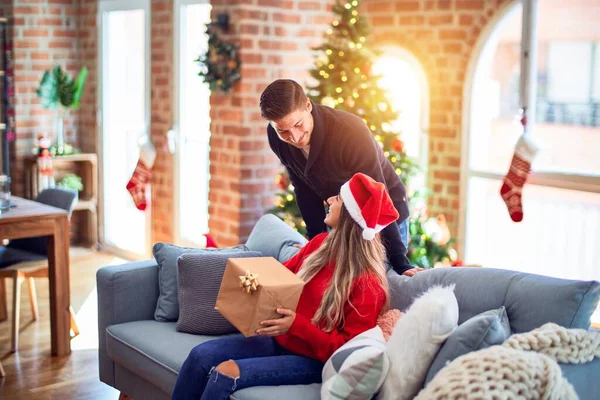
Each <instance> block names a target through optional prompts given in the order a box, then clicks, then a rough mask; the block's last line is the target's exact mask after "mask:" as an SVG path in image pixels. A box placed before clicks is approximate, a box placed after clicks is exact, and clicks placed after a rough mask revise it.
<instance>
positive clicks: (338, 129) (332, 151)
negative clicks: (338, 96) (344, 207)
mask: <svg viewBox="0 0 600 400" xmlns="http://www.w3.org/2000/svg"><path fill="white" fill-rule="evenodd" d="M260 110H261V115H262V117H263V118H265V119H266V120H268V121H269V125H268V127H267V134H268V137H269V145H270V146H271V149H272V150H273V152H274V153H275V154H276V155H277V157H279V159H280V160H281V162H282V163H283V165H284V166H285V168H286V170H287V172H288V174H289V176H290V180H291V182H292V185H294V192H295V193H296V200H297V203H298V207H299V208H300V213H301V214H302V218H304V222H305V223H306V229H307V233H308V236H309V238H311V239H312V238H313V237H315V236H316V235H318V234H319V233H321V232H325V231H326V226H325V223H324V219H325V208H324V206H323V203H324V201H325V200H326V199H328V198H329V197H332V196H336V195H337V194H338V193H339V191H340V187H341V186H342V184H343V183H344V182H346V181H348V180H349V179H350V178H351V177H352V176H353V175H354V174H355V173H357V172H362V173H364V174H366V175H369V176H370V177H372V178H373V179H375V180H376V181H378V182H381V183H384V184H385V185H386V187H387V190H388V192H389V194H390V196H391V198H392V200H393V202H394V206H395V207H396V209H397V210H398V213H399V214H400V217H399V218H398V221H397V223H396V224H391V225H389V226H388V227H387V228H385V229H384V230H383V231H382V234H383V242H384V243H385V246H386V251H387V256H388V261H389V263H390V264H391V266H392V268H393V269H394V270H395V271H396V272H397V273H399V274H404V275H407V276H413V275H414V274H415V273H416V272H418V271H420V270H421V269H420V268H413V267H412V266H411V265H410V262H409V261H408V259H407V257H406V248H407V245H408V220H407V219H408V215H409V211H408V203H407V201H406V188H405V187H404V184H402V181H401V180H400V178H399V177H398V175H396V172H395V171H394V168H393V167H392V164H390V162H389V161H388V160H387V159H386V158H385V156H384V154H383V151H382V150H381V147H380V146H379V145H378V144H377V142H376V141H375V139H374V138H373V135H372V134H371V131H370V130H369V128H368V127H367V126H366V124H365V123H364V121H363V120H361V119H360V118H359V117H357V116H355V115H352V114H350V113H347V112H344V111H338V110H334V109H332V108H329V107H325V106H322V105H319V104H313V103H312V102H311V101H310V100H309V99H308V97H307V96H306V94H305V93H304V90H303V89H302V87H301V86H300V85H299V84H298V83H296V82H295V81H293V80H289V79H279V80H276V81H274V82H273V83H271V84H270V85H269V86H267V88H266V89H265V90H264V92H263V93H262V95H261V97H260ZM342 200H343V199H342Z"/></svg>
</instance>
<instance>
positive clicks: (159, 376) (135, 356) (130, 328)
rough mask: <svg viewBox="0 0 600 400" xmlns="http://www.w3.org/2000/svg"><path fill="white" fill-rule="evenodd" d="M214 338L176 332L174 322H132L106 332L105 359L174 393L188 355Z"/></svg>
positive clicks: (111, 327) (108, 329)
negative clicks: (107, 358) (196, 347)
mask: <svg viewBox="0 0 600 400" xmlns="http://www.w3.org/2000/svg"><path fill="white" fill-rule="evenodd" d="M216 338H218V336H202V335H190V334H189V333H181V332H177V331H176V330H175V323H174V322H157V321H152V320H147V321H134V322H126V323H124V324H118V325H111V326H109V327H108V328H106V348H107V352H108V356H109V357H110V358H111V359H113V360H114V361H115V362H116V363H118V364H121V365H123V366H124V367H126V368H127V369H129V370H131V371H132V372H135V373H136V374H138V375H140V376H141V377H142V378H144V379H146V380H147V381H149V382H151V383H153V384H154V385H156V386H158V387H159V388H160V389H161V390H163V391H165V392H166V393H171V392H172V391H173V388H174V387H175V382H176V381H177V374H178V372H179V370H180V368H181V365H182V364H183V362H184V361H185V359H186V358H187V356H188V354H189V353H190V351H191V350H192V349H193V348H194V347H195V346H196V345H198V344H200V343H202V342H205V341H207V340H212V339H216Z"/></svg>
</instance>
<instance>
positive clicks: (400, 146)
mask: <svg viewBox="0 0 600 400" xmlns="http://www.w3.org/2000/svg"><path fill="white" fill-rule="evenodd" d="M392 149H394V150H396V151H397V152H398V153H402V152H403V151H404V142H403V141H402V140H400V139H394V141H393V142H392Z"/></svg>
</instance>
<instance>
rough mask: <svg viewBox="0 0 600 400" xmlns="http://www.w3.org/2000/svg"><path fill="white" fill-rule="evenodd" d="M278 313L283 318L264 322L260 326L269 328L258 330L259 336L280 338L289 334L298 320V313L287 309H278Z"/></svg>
mask: <svg viewBox="0 0 600 400" xmlns="http://www.w3.org/2000/svg"><path fill="white" fill-rule="evenodd" d="M277 312H278V313H279V314H281V315H282V317H281V318H277V319H268V320H266V321H262V322H261V323H260V324H261V325H265V326H267V327H266V328H260V329H258V330H257V331H256V333H257V334H259V335H262V336H279V335H283V334H284V333H287V331H288V330H289V329H290V327H291V326H292V324H293V323H294V320H295V319H296V313H295V312H293V311H292V310H288V309H287V308H278V309H277Z"/></svg>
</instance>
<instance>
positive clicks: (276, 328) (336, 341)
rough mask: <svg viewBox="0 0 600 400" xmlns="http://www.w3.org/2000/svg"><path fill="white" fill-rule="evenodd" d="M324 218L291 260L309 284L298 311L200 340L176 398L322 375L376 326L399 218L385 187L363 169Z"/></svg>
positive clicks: (205, 399)
mask: <svg viewBox="0 0 600 400" xmlns="http://www.w3.org/2000/svg"><path fill="white" fill-rule="evenodd" d="M327 203H328V204H329V212H328V214H327V216H326V217H325V223H326V224H327V225H329V226H330V227H331V228H333V230H332V231H331V232H329V233H322V234H320V235H318V236H316V237H314V238H313V239H312V240H311V241H310V242H308V244H307V245H306V246H304V247H303V248H302V250H300V252H299V253H298V254H297V255H296V256H294V257H293V258H291V259H290V260H288V261H287V262H286V263H285V266H286V267H287V268H288V269H290V270H291V271H292V272H294V273H296V274H297V275H298V276H299V277H300V278H302V279H303V280H304V281H305V282H306V284H305V286H304V289H303V291H302V295H301V296H300V300H299V302H298V307H297V309H296V312H294V311H292V310H288V309H277V312H278V313H279V314H281V315H282V317H281V318H279V319H275V320H268V321H263V322H261V325H264V328H261V329H259V330H258V331H257V332H256V333H257V336H253V337H249V338H245V337H243V336H242V335H234V336H227V337H223V338H219V339H215V340H211V341H208V342H204V343H202V344H199V345H198V346H196V347H195V348H194V349H192V351H191V352H190V354H189V356H188V358H187V359H186V360H185V362H184V363H183V366H182V367H181V371H180V372H179V377H178V379H177V383H176V385H175V389H174V392H173V399H176V400H181V399H199V398H200V399H202V400H226V399H228V398H229V395H230V394H231V393H233V392H234V391H236V390H240V389H243V388H246V387H252V386H271V385H293V384H310V383H315V382H320V381H321V370H322V368H323V363H324V362H326V361H327V359H328V358H329V357H330V356H331V354H333V352H335V351H336V350H337V349H338V348H339V347H340V346H342V345H343V344H344V343H346V342H347V341H348V340H350V339H352V338H353V337H354V336H356V335H358V334H360V333H362V332H364V331H366V330H368V329H370V328H372V327H374V326H375V325H376V322H377V317H378V316H379V315H380V314H381V313H382V312H383V311H385V310H387V308H388V307H389V293H388V286H387V278H386V275H385V267H384V262H385V248H384V246H383V244H382V242H381V239H380V237H379V232H380V231H381V230H382V229H384V228H385V227H386V226H387V225H389V224H390V223H393V222H395V221H396V220H397V219H398V212H397V211H396V209H395V208H394V205H393V203H392V200H391V199H390V197H389V195H388V193H387V191H386V189H385V186H384V185H383V184H381V183H378V182H375V181H374V180H373V179H372V178H370V177H368V176H366V175H364V174H360V173H359V174H356V175H354V176H353V177H352V179H350V180H349V181H348V182H346V183H345V184H344V185H343V186H342V188H341V190H340V195H338V196H335V197H331V198H329V199H328V200H327Z"/></svg>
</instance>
